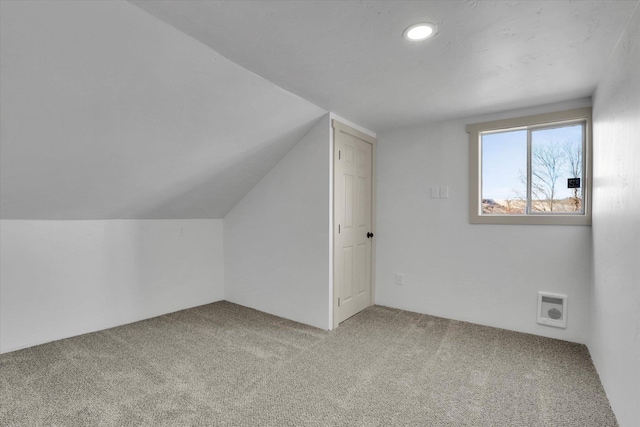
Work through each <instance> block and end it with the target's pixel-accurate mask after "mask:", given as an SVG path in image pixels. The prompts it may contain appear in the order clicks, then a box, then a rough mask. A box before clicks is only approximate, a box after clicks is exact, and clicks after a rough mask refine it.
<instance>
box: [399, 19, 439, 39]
mask: <svg viewBox="0 0 640 427" xmlns="http://www.w3.org/2000/svg"><path fill="white" fill-rule="evenodd" d="M437 32H438V27H436V25H435V24H432V23H430V22H422V23H420V24H414V25H412V26H410V27H409V28H407V29H406V30H404V33H402V35H403V36H404V38H405V39H407V40H409V41H412V42H419V41H422V40H426V39H428V38H429V37H433V36H434V35H436V33H437Z"/></svg>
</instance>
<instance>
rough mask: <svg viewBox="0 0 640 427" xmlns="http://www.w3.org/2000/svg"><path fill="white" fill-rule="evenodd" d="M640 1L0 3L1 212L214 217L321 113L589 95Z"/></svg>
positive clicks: (446, 110) (390, 114) (412, 113)
mask: <svg viewBox="0 0 640 427" xmlns="http://www.w3.org/2000/svg"><path fill="white" fill-rule="evenodd" d="M637 4H638V1H588V2H587V1H560V0H558V1H483V0H466V1H400V0H392V1H313V0H305V1H289V0H285V1H272V0H270V1H263V0H258V1H141V0H135V1H131V2H123V1H51V2H45V1H37V0H36V1H0V8H1V10H0V16H1V22H0V31H1V33H0V93H1V96H0V217H1V218H19V219H111V218H223V217H224V216H225V215H226V213H227V212H228V211H229V210H230V209H231V208H232V207H233V206H234V205H235V204H236V203H237V202H238V201H239V200H240V199H242V197H243V196H244V195H245V194H246V193H247V192H248V190H249V189H251V188H252V187H253V186H254V185H255V184H256V183H257V182H258V181H259V180H260V179H261V178H262V177H263V176H264V175H265V174H266V173H267V171H269V170H270V169H271V168H272V167H273V166H274V165H275V164H276V163H277V162H278V161H279V160H280V159H281V157H282V156H283V155H284V153H286V152H287V151H288V150H289V149H290V148H291V147H292V146H293V144H295V143H296V142H297V141H298V140H299V139H300V138H301V137H302V136H303V135H304V134H305V133H306V132H307V131H308V130H309V129H310V128H311V127H312V126H313V124H314V123H315V122H316V121H317V120H318V119H319V118H320V117H322V116H323V115H324V114H326V112H327V111H333V112H335V113H337V114H339V115H342V116H343V117H346V118H347V119H350V120H351V121H354V122H356V123H358V124H360V125H362V126H365V127H367V128H369V129H371V130H374V131H383V130H387V129H391V128H394V127H399V126H406V125H412V124H416V123H420V122H426V121H434V120H439V119H445V118H452V117H463V116H469V115H475V114H480V113H489V112H492V111H499V110H505V109H508V108H519V107H527V106H532V105H539V104H544V103H551V102H556V101H563V100H568V99H574V98H582V97H585V96H590V95H591V94H592V93H593V90H594V88H595V86H596V84H597V82H598V80H599V77H600V75H601V74H602V72H603V70H604V68H605V67H606V66H607V61H606V59H607V58H608V56H609V54H610V52H611V51H612V50H613V47H614V45H615V43H616V41H617V40H618V38H619V36H620V34H621V33H622V31H623V29H624V26H625V25H626V22H627V20H628V17H629V16H630V15H631V13H632V11H633V9H634V8H635V7H637ZM425 20H426V21H432V22H435V23H437V24H438V26H439V33H438V34H437V35H436V37H434V38H433V39H432V40H430V41H428V42H427V43H423V44H417V43H408V42H406V41H405V40H403V39H402V37H401V34H402V31H403V30H404V28H406V27H407V26H408V25H410V24H413V23H415V22H418V21H425ZM163 21H164V22H163Z"/></svg>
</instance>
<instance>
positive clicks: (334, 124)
mask: <svg viewBox="0 0 640 427" xmlns="http://www.w3.org/2000/svg"><path fill="white" fill-rule="evenodd" d="M338 132H343V133H347V134H349V135H352V136H354V137H356V138H358V139H360V140H362V141H364V142H367V143H369V144H371V232H372V233H373V234H374V237H373V239H371V283H370V286H371V288H370V290H369V297H370V301H369V306H371V305H373V304H374V302H375V289H376V286H375V284H376V268H375V267H376V264H375V260H376V238H375V237H376V236H375V234H376V142H377V141H376V138H375V137H374V136H372V135H369V134H367V133H364V132H362V131H360V130H358V129H355V128H354V127H351V126H349V125H346V124H344V123H342V121H341V120H339V119H338V120H337V119H331V150H330V151H331V245H330V246H331V287H332V305H331V312H332V316H331V326H332V328H331V329H335V328H337V327H338V325H339V322H338V292H337V289H336V281H335V265H336V263H335V256H336V250H335V245H336V240H337V239H336V236H337V234H338V229H337V225H336V221H335V215H336V212H335V183H336V179H335V152H336V149H335V147H336V138H335V136H336V134H337V133H338Z"/></svg>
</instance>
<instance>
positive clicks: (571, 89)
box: [131, 0, 633, 132]
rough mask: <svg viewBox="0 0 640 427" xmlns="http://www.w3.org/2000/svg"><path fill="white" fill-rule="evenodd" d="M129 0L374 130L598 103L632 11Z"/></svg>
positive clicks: (577, 4) (616, 7)
mask: <svg viewBox="0 0 640 427" xmlns="http://www.w3.org/2000/svg"><path fill="white" fill-rule="evenodd" d="M131 1H132V2H133V3H134V4H136V5H138V6H139V7H141V8H143V9H145V10H147V11H149V12H150V13H152V14H154V15H155V16H158V17H159V18H161V19H163V20H164V21H166V22H169V23H171V24H172V25H174V26H175V27H176V28H179V29H181V30H182V31H184V32H185V33H186V34H190V35H192V36H193V37H194V38H196V39H198V40H200V41H201V42H203V43H204V44H206V45H208V46H211V47H212V49H214V50H215V51H216V52H219V53H221V54H222V55H224V56H225V57H227V58H229V59H231V60H232V61H234V62H236V63H237V64H240V65H242V66H243V67H246V68H247V69H249V70H252V71H254V72H256V73H257V74H259V75H261V76H263V77H265V78H266V79H268V80H269V81H272V82H274V83H276V84H277V85H279V86H281V87H283V88H285V89H287V90H289V91H291V92H293V93H297V94H298V95H300V96H302V97H304V98H305V99H308V100H310V101H312V102H314V103H315V104H317V105H320V106H322V107H323V108H325V109H327V110H330V111H333V112H336V113H338V114H340V115H343V116H345V117H349V118H350V119H351V120H353V121H355V122H356V123H359V124H361V125H362V126H366V127H367V128H369V129H372V130H374V131H377V132H381V131H383V130H390V129H393V128H397V127H405V126H409V125H412V124H413V125H415V124H419V123H424V122H425V121H434V120H444V119H451V118H456V117H457V118H461V117H467V116H470V115H475V114H484V113H487V112H490V111H502V110H505V109H508V108H516V107H526V106H531V105H540V104H545V103H551V102H557V101H563V100H567V99H574V98H578V97H583V96H591V94H592V93H593V90H594V89H595V87H596V84H597V82H598V78H599V77H600V75H601V74H602V71H603V70H604V68H605V61H604V60H603V58H605V57H606V56H607V55H608V54H609V52H611V50H612V49H613V46H614V44H615V42H616V39H617V38H618V37H619V35H620V34H621V32H622V24H623V23H624V22H625V20H626V19H627V17H628V16H629V13H630V12H631V10H633V3H632V2H631V1H608V0H605V1H602V0H590V1H568V0H564V1H544V0H527V1H518V2H514V1H511V0H491V1H484V0H483V1H477V0H468V1H398V0H376V1H323V0H305V1H295V2H292V1H264V0H245V1H189V2H185V1H148V0H131ZM420 20H426V21H429V22H434V23H437V24H438V26H439V32H438V34H437V35H436V36H435V37H433V38H432V39H429V40H428V41H426V42H423V43H420V42H413V43H411V42H408V41H407V40H405V39H404V38H403V37H402V32H403V30H404V29H405V28H407V27H408V26H409V25H412V24H415V23H416V22H419V21H420ZM489 109H490V110H489Z"/></svg>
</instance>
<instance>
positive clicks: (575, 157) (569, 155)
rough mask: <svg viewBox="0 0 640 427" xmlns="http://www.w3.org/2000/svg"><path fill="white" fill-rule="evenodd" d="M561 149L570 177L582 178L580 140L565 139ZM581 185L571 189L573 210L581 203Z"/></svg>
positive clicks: (576, 209)
mask: <svg viewBox="0 0 640 427" xmlns="http://www.w3.org/2000/svg"><path fill="white" fill-rule="evenodd" d="M562 151H563V153H564V156H565V158H566V166H567V170H568V172H569V176H570V177H571V178H582V144H581V143H580V141H576V140H571V141H566V142H565V143H564V145H563V146H562ZM582 185H583V183H581V185H580V187H579V188H574V189H573V197H572V202H573V207H574V210H575V211H579V210H580V206H581V204H582Z"/></svg>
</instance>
